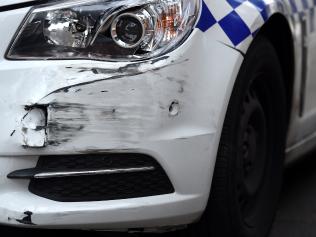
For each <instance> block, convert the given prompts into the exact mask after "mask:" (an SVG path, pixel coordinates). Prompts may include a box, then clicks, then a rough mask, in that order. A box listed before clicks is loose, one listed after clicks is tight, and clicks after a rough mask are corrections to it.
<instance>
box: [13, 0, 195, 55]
mask: <svg viewBox="0 0 316 237" xmlns="http://www.w3.org/2000/svg"><path fill="white" fill-rule="evenodd" d="M199 10H200V0H79V1H78V0H72V1H63V2H62V3H59V4H56V2H55V4H51V5H43V6H41V7H38V8H35V9H32V10H31V12H30V13H29V14H28V16H27V18H26V19H25V21H24V23H23V25H22V27H21V29H20V31H19V32H18V34H17V36H16V39H15V40H14V41H13V43H12V45H11V46H10V48H9V51H8V54H7V57H8V58H9V59H97V60H112V61H115V60H127V59H128V60H139V59H145V58H150V57H154V56H158V55H161V54H163V53H166V52H169V51H170V50H172V49H175V48H176V47H177V46H179V45H180V44H181V43H182V42H183V41H184V40H185V39H186V37H188V35H189V34H190V33H191V32H192V30H193V28H194V26H195V24H196V21H197V18H198V15H199Z"/></svg>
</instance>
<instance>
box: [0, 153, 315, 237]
mask: <svg viewBox="0 0 316 237" xmlns="http://www.w3.org/2000/svg"><path fill="white" fill-rule="evenodd" d="M0 233H1V235H2V236H23V237H31V236H32V237H43V236H45V237H51V236H52V237H53V236H54V237H56V235H58V234H65V235H76V237H87V236H89V237H131V235H127V234H106V233H104V232H102V233H98V232H85V231H62V230H61V231H52V230H25V229H14V228H1V229H0ZM134 236H135V235H134ZM156 236H157V235H145V237H156ZM158 236H160V237H167V236H168V237H176V236H177V235H176V234H175V233H173V234H172V233H171V234H167V235H165V234H164V235H158ZM283 236H286V237H316V152H313V153H311V154H309V155H307V156H306V157H304V158H303V159H302V160H300V161H299V162H296V163H295V164H292V165H291V166H289V167H288V168H287V169H286V172H285V181H284V186H283V191H282V195H281V200H280V204H279V209H278V212H277V215H276V219H275V223H274V226H273V229H272V231H271V235H270V237H283Z"/></svg>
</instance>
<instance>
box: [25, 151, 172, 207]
mask: <svg viewBox="0 0 316 237" xmlns="http://www.w3.org/2000/svg"><path fill="white" fill-rule="evenodd" d="M144 166H153V167H155V169H154V170H152V171H145V172H137V173H119V174H106V175H93V176H77V177H59V178H45V179H32V180H31V182H30V185H29V190H30V192H32V193H34V194H36V195H38V196H41V197H44V198H48V199H51V200H55V201H61V202H83V201H105V200H117V199H127V198H137V197H146V196H155V195H162V194H168V193H173V192H174V188H173V186H172V184H171V182H170V180H169V178H168V176H167V175H166V173H165V171H164V170H163V169H162V167H161V166H160V165H159V164H158V162H156V161H155V160H154V159H153V158H152V157H149V156H147V155H143V154H102V155H73V156H42V157H40V159H39V161H38V164H37V166H36V168H37V169H43V170H50V171H71V170H76V169H108V168H111V169H112V168H130V167H133V168H137V167H144Z"/></svg>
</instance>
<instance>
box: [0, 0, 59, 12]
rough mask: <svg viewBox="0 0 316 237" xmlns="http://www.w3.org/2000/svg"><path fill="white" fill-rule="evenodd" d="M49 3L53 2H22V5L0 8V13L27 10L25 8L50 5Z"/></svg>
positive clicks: (44, 0)
mask: <svg viewBox="0 0 316 237" xmlns="http://www.w3.org/2000/svg"><path fill="white" fill-rule="evenodd" d="M49 2H53V1H49V0H34V1H30V2H22V3H16V4H12V5H6V6H2V7H0V12H6V11H12V10H16V9H20V8H25V7H33V6H37V5H40V4H45V3H49Z"/></svg>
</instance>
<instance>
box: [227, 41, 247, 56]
mask: <svg viewBox="0 0 316 237" xmlns="http://www.w3.org/2000/svg"><path fill="white" fill-rule="evenodd" d="M221 43H222V44H223V45H225V46H227V47H228V48H231V49H233V50H235V51H237V52H238V53H240V54H241V55H242V56H243V57H245V56H246V54H245V53H244V52H243V51H241V50H240V49H237V48H235V47H233V46H231V45H229V44H226V43H224V42H221Z"/></svg>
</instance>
